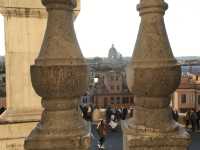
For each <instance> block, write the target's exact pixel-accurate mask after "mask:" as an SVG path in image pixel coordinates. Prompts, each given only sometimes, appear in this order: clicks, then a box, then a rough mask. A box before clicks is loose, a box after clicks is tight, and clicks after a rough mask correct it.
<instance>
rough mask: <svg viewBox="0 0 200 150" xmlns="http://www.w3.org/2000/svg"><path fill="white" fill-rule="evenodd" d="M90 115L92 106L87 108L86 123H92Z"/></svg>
mask: <svg viewBox="0 0 200 150" xmlns="http://www.w3.org/2000/svg"><path fill="white" fill-rule="evenodd" d="M92 113H93V107H92V105H91V104H90V105H89V106H88V108H87V116H86V118H87V119H86V120H87V121H92Z"/></svg>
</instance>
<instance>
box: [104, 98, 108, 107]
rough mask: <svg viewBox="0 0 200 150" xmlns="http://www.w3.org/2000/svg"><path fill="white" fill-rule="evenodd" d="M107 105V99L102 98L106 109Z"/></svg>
mask: <svg viewBox="0 0 200 150" xmlns="http://www.w3.org/2000/svg"><path fill="white" fill-rule="evenodd" d="M107 105H108V98H107V97H104V107H107Z"/></svg>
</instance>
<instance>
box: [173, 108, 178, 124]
mask: <svg viewBox="0 0 200 150" xmlns="http://www.w3.org/2000/svg"><path fill="white" fill-rule="evenodd" d="M172 116H173V119H174V120H175V121H176V122H177V121H178V118H179V114H178V111H177V110H176V109H174V110H173V109H172Z"/></svg>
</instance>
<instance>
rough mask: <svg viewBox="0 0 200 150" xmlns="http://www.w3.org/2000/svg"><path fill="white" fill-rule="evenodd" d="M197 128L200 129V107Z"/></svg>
mask: <svg viewBox="0 0 200 150" xmlns="http://www.w3.org/2000/svg"><path fill="white" fill-rule="evenodd" d="M197 130H200V109H199V110H198V112H197Z"/></svg>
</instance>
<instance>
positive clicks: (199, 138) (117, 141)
mask: <svg viewBox="0 0 200 150" xmlns="http://www.w3.org/2000/svg"><path fill="white" fill-rule="evenodd" d="M92 132H93V136H92V150H97V142H98V135H97V132H96V130H95V126H93V127H92ZM191 135H192V143H191V145H190V147H189V150H200V133H192V134H191ZM122 145H123V144H122V132H121V130H119V131H117V132H109V133H108V136H107V138H106V142H105V148H106V150H122Z"/></svg>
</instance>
